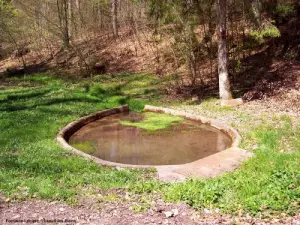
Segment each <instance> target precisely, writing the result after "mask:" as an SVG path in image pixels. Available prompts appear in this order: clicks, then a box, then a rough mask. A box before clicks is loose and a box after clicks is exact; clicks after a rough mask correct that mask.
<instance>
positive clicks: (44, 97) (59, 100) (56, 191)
mask: <svg viewBox="0 0 300 225" xmlns="http://www.w3.org/2000/svg"><path fill="white" fill-rule="evenodd" d="M133 77H134V76H128V78H130V79H133ZM14 79H15V80H16V78H14ZM137 79H139V77H138V76H137ZM148 79H149V78H148ZM24 80H26V82H28V81H30V82H31V84H32V87H31V88H28V87H26V88H22V87H16V88H10V89H7V90H1V91H0V95H1V100H0V115H1V116H0V127H1V129H0V149H1V151H0V190H1V191H2V192H3V193H4V194H5V195H6V196H8V197H9V198H11V199H26V198H31V197H35V196H36V197H40V198H46V199H52V200H53V199H57V200H66V201H68V202H75V201H76V200H77V198H78V196H81V195H83V194H84V193H83V192H84V191H83V187H85V186H92V187H93V186H96V187H97V188H101V189H108V188H112V187H124V186H127V185H129V184H130V183H133V184H134V183H136V182H139V180H140V179H142V178H143V177H144V175H145V173H144V172H142V171H140V170H122V171H118V170H116V169H111V168H107V167H99V166H98V165H96V164H94V163H91V162H88V161H86V160H84V159H82V158H80V157H77V156H74V155H72V154H70V153H69V152H66V151H64V150H62V149H61V147H60V146H59V145H58V144H57V143H56V141H55V136H56V134H57V133H58V131H59V129H61V128H62V127H63V126H65V125H66V124H67V123H69V122H70V121H72V120H74V119H76V118H78V117H81V116H84V115H87V114H89V113H92V112H95V111H97V110H102V109H104V108H110V107H114V106H119V105H121V104H129V105H130V107H131V109H134V110H140V109H141V108H142V107H143V105H144V103H143V102H144V101H146V100H147V101H148V99H147V98H148V96H145V99H143V98H140V99H134V98H133V97H132V96H129V95H127V96H123V95H122V93H120V95H119V96H118V95H115V94H114V92H118V91H119V89H118V90H116V89H112V90H110V91H109V92H106V91H104V92H102V91H101V90H100V89H99V90H98V89H97V88H95V87H98V86H99V85H102V84H100V83H99V82H96V81H90V84H89V88H86V86H85V84H84V82H82V81H76V80H73V81H63V80H61V79H58V78H55V77H54V76H49V75H47V74H36V75H34V76H26V77H24V78H20V79H19V81H20V82H24ZM103 85H104V86H105V84H103ZM103 89H104V88H103ZM89 147H90V146H89ZM89 149H90V148H89Z"/></svg>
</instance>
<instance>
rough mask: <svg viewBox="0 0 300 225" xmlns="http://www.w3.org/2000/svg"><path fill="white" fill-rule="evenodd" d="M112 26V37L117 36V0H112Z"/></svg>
mask: <svg viewBox="0 0 300 225" xmlns="http://www.w3.org/2000/svg"><path fill="white" fill-rule="evenodd" d="M111 12H112V26H113V34H114V37H118V0H112V7H111Z"/></svg>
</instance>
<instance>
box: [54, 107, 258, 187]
mask: <svg viewBox="0 0 300 225" xmlns="http://www.w3.org/2000/svg"><path fill="white" fill-rule="evenodd" d="M144 110H145V111H150V112H158V113H166V114H170V115H174V116H181V117H184V118H186V119H189V120H194V121H198V122H199V123H203V124H207V125H210V126H212V127H214V128H217V129H218V130H220V131H221V132H224V133H226V134H227V135H229V136H230V138H231V139H232V145H231V146H230V148H228V149H225V150H224V151H221V152H218V153H216V154H213V155H210V156H208V157H206V158H202V159H199V160H196V161H194V162H191V163H187V164H181V165H160V166H153V165H130V164H121V163H115V162H110V161H106V160H102V159H100V158H97V157H94V156H92V155H89V154H86V153H84V152H82V151H80V150H79V149H76V148H74V147H72V146H71V145H70V144H69V143H68V141H69V138H70V137H71V136H72V134H74V133H75V132H76V131H78V130H79V129H80V128H82V127H83V126H85V125H87V124H89V123H91V122H93V121H96V120H99V119H101V118H104V117H107V116H110V115H113V114H117V113H124V112H129V107H128V106H127V105H125V106H120V107H117V108H112V109H107V110H103V111H99V112H96V113H94V114H91V115H88V116H85V117H82V118H79V119H78V120H75V121H73V122H71V123H69V124H68V125H67V126H66V127H64V128H63V129H62V130H61V131H60V132H59V133H58V135H57V141H58V142H59V143H60V144H61V146H62V147H63V148H64V149H66V150H69V151H71V152H73V153H75V154H77V155H80V156H82V157H84V158H86V159H88V160H92V161H94V162H96V163H98V164H100V165H105V166H113V167H117V168H156V170H157V174H158V178H159V179H161V180H164V181H170V182H174V181H182V180H184V179H186V178H210V177H216V176H218V175H221V174H223V173H226V172H229V171H232V170H234V169H236V168H238V166H239V165H240V164H241V163H242V162H243V161H245V160H247V159H249V158H250V157H251V156H252V153H251V152H248V151H246V150H243V149H240V148H239V147H238V146H239V144H240V142H241V136H240V135H239V133H238V131H237V130H235V129H234V128H232V127H230V126H228V125H225V124H223V123H221V122H219V121H217V120H214V119H209V118H205V117H202V116H198V115H193V114H188V113H186V112H182V111H177V110H173V109H168V108H163V107H156V106H150V105H146V106H145V108H144Z"/></svg>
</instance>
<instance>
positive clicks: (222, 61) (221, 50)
mask: <svg viewBox="0 0 300 225" xmlns="http://www.w3.org/2000/svg"><path fill="white" fill-rule="evenodd" d="M226 3H227V1H226V0H218V4H217V11H218V20H219V47H218V70H219V91H220V98H221V100H229V99H231V98H232V96H231V92H230V82H229V76H228V53H227V41H226Z"/></svg>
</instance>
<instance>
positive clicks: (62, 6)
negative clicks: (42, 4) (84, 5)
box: [57, 0, 70, 48]
mask: <svg viewBox="0 0 300 225" xmlns="http://www.w3.org/2000/svg"><path fill="white" fill-rule="evenodd" d="M68 6H69V4H68V0H57V10H58V17H59V22H60V29H61V32H62V41H63V48H69V47H70V36H69V18H68V17H69V16H68Z"/></svg>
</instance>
